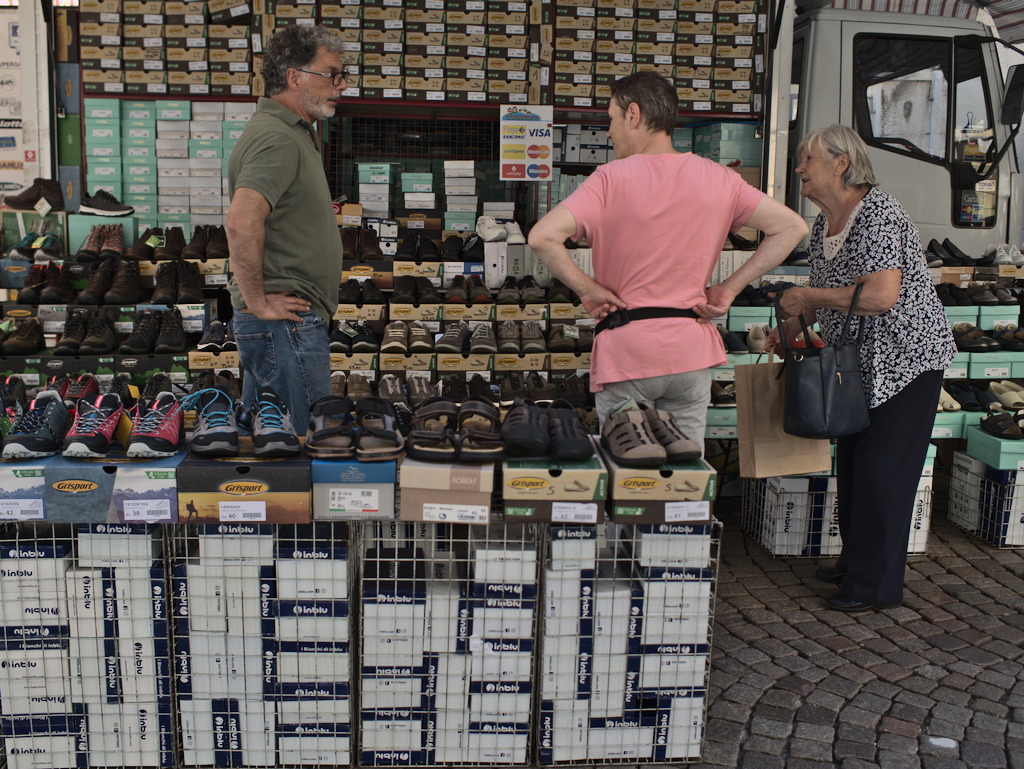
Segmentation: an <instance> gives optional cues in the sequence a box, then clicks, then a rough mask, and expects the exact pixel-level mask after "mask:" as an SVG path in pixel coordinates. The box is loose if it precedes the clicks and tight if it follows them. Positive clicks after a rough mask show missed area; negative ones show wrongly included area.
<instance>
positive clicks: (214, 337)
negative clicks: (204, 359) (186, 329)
mask: <svg viewBox="0 0 1024 769" xmlns="http://www.w3.org/2000/svg"><path fill="white" fill-rule="evenodd" d="M223 343H224V324H223V323H221V322H220V321H219V320H211V321H210V324H209V325H208V326H207V327H206V330H205V331H204V332H203V337H202V339H200V340H199V345H198V346H197V347H196V349H197V350H199V351H200V352H208V353H212V354H213V355H219V354H220V352H221V345H222V344H223Z"/></svg>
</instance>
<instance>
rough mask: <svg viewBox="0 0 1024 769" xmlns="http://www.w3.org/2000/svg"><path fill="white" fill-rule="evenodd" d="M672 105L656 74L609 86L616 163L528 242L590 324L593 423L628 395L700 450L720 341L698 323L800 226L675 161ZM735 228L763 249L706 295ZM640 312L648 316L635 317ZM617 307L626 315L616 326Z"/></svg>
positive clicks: (795, 218)
mask: <svg viewBox="0 0 1024 769" xmlns="http://www.w3.org/2000/svg"><path fill="white" fill-rule="evenodd" d="M678 104H679V101H678V97H677V96H676V90H675V88H674V87H673V85H672V83H671V82H669V81H668V80H667V79H666V78H664V77H662V76H661V75H659V74H657V73H655V72H636V73H634V74H632V75H629V76H628V77H624V78H622V79H621V80H617V81H616V82H615V83H614V84H613V85H612V98H611V102H610V104H609V106H608V116H609V118H610V119H611V124H610V125H609V127H608V137H609V138H610V139H611V141H612V144H613V145H614V147H615V156H616V160H614V161H612V162H610V163H607V164H605V165H603V166H598V167H597V169H596V170H595V171H594V173H593V174H591V175H590V177H589V178H588V179H587V180H586V181H585V182H584V183H583V184H581V185H580V186H579V187H578V188H577V189H576V191H575V192H573V193H572V194H571V195H570V196H569V197H568V198H566V199H565V200H564V201H562V202H561V203H560V204H559V205H557V206H555V208H553V209H552V210H551V211H549V212H548V213H547V214H546V215H545V216H544V217H543V218H542V219H541V220H540V221H539V222H537V224H536V225H534V227H533V228H532V230H531V231H530V236H529V242H530V247H531V248H532V249H533V250H534V252H536V254H537V255H538V256H539V257H540V258H541V259H542V260H543V261H544V263H545V264H546V265H547V267H548V269H549V270H550V271H551V274H552V275H554V276H555V277H557V278H558V279H559V280H561V281H562V282H563V283H565V284H566V285H567V286H569V287H570V288H571V289H572V290H573V291H575V292H576V293H577V294H579V296H580V298H581V299H582V301H583V306H584V307H585V308H586V310H587V312H589V313H590V315H591V317H593V318H594V319H595V320H597V321H599V323H598V333H597V335H596V338H595V340H594V351H593V356H592V358H591V375H590V376H591V378H590V385H591V389H592V390H593V391H594V392H595V393H596V394H597V395H596V400H597V409H598V417H599V418H600V420H601V422H602V424H603V422H604V419H605V417H606V416H607V415H608V413H609V411H612V410H614V409H615V407H616V406H617V405H619V404H620V403H623V402H624V401H626V400H628V398H630V397H632V398H633V399H635V400H636V401H637V402H638V403H639V402H643V403H646V404H649V405H652V406H654V407H655V408H658V409H664V410H667V411H669V412H671V413H672V415H673V416H674V417H675V420H676V423H677V424H678V425H679V427H680V429H681V430H682V431H683V432H684V433H686V434H687V435H688V436H690V437H692V438H696V439H697V440H698V441H701V440H702V438H703V435H704V427H705V423H706V410H707V405H708V397H709V391H710V388H711V374H710V372H709V371H708V369H709V368H710V367H711V366H717V365H720V364H722V363H725V360H726V359H725V349H724V346H723V344H722V339H721V335H720V334H719V333H718V331H717V329H716V328H715V326H714V325H711V324H709V323H708V322H707V321H708V320H709V319H711V318H718V317H721V316H723V315H725V313H726V311H727V310H728V309H729V306H730V305H731V304H732V301H733V299H734V298H735V297H736V295H737V294H738V293H739V292H740V291H741V290H742V289H743V288H744V287H745V286H746V285H747V284H749V283H751V282H752V281H754V280H755V279H757V278H759V277H761V276H762V275H764V274H765V273H766V272H767V271H768V270H770V269H772V268H773V267H775V266H777V265H778V264H780V263H781V262H782V261H783V260H784V259H785V258H786V256H787V255H788V254H789V253H790V252H791V251H792V250H793V248H794V247H795V246H796V245H797V244H798V243H799V242H800V240H801V239H802V238H803V237H804V236H805V235H806V234H807V225H806V224H805V223H804V221H803V219H802V218H801V217H800V216H799V215H798V214H796V213H795V212H794V211H791V210H790V209H788V208H786V206H785V205H783V204H782V203H779V202H778V201H776V200H774V199H772V198H770V197H768V196H766V195H765V194H764V193H762V192H760V191H759V190H757V189H755V188H754V187H751V186H750V185H749V184H747V183H746V182H745V181H743V179H742V178H741V177H740V175H739V174H737V173H736V172H734V171H732V170H731V169H729V168H727V167H725V166H723V165H719V164H718V163H715V162H713V161H711V160H706V159H704V158H701V157H698V156H696V155H693V154H691V153H689V152H685V153H679V152H676V151H675V150H674V149H673V148H672V129H673V128H674V127H675V123H676V117H677V112H678ZM743 225H749V226H751V227H754V228H756V229H758V230H760V231H761V232H763V233H764V234H765V237H764V239H763V240H762V241H761V244H760V245H759V246H758V248H757V250H756V251H754V252H753V253H752V255H751V257H750V259H749V260H748V261H747V262H746V263H745V264H744V265H743V266H742V267H741V268H740V269H739V270H737V271H736V272H735V273H734V274H733V275H732V276H730V277H729V278H728V279H727V280H725V281H724V282H722V283H720V284H718V285H716V286H711V287H710V288H708V287H707V286H708V281H709V280H710V279H711V273H712V271H713V270H714V267H715V264H716V263H717V261H718V258H719V255H720V254H721V250H722V245H723V243H725V240H726V238H727V236H728V234H729V232H735V231H736V230H738V229H739V228H740V227H741V226H743ZM570 237H571V238H573V239H574V240H578V239H580V238H583V237H586V240H587V243H589V244H590V246H591V248H592V249H593V256H592V264H593V270H594V277H593V278H590V277H589V276H587V275H586V274H585V273H584V272H583V271H582V270H580V269H579V268H578V267H577V266H576V265H575V264H574V263H573V261H572V259H571V257H570V256H569V253H568V251H566V249H565V245H564V243H565V240H566V238H570ZM641 308H643V309H645V310H647V312H640V313H639V315H640V316H645V315H646V316H647V317H640V318H638V317H637V315H638V312H637V311H639V310H641ZM625 309H628V311H629V313H630V315H631V316H632V317H631V318H630V319H629V321H628V322H627V323H624V324H621V325H617V323H618V322H619V321H621V320H624V319H625V318H624V313H622V312H620V311H621V310H625ZM666 310H667V311H668V312H665V311H666ZM680 311H685V312H680ZM652 315H654V316H656V317H652ZM601 321H604V323H601ZM609 324H610V325H609ZM605 326H608V327H605Z"/></svg>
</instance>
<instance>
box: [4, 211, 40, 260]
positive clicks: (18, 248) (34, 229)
mask: <svg viewBox="0 0 1024 769" xmlns="http://www.w3.org/2000/svg"><path fill="white" fill-rule="evenodd" d="M45 231H46V220H45V219H40V220H39V221H37V222H35V223H33V224H32V226H31V227H29V228H28V232H26V233H25V234H24V235H22V236H21V240H19V241H18V242H17V243H15V244H14V245H13V246H12V247H11V253H12V254H18V255H19V256H23V257H25V258H26V259H31V258H32V257H33V256H34V254H35V252H36V248H35V242H36V241H37V240H39V236H40V235H42V233H43V232H45Z"/></svg>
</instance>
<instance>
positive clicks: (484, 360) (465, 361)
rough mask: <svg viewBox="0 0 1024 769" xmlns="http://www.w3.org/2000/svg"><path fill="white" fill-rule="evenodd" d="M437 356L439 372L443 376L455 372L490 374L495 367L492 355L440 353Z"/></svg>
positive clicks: (436, 363) (436, 361)
mask: <svg viewBox="0 0 1024 769" xmlns="http://www.w3.org/2000/svg"><path fill="white" fill-rule="evenodd" d="M435 355H436V358H435V365H436V368H437V371H439V372H440V373H442V374H448V373H451V372H454V371H476V372H485V371H486V372H489V371H490V370H491V369H492V368H493V367H494V363H493V360H494V356H493V355H492V354H490V353H469V354H463V353H458V352H456V353H451V352H439V353H436V354H435ZM485 378H487V377H485Z"/></svg>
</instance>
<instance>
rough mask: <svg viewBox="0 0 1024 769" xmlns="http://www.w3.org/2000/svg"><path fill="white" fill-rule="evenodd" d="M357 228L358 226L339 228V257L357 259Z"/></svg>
mask: <svg viewBox="0 0 1024 769" xmlns="http://www.w3.org/2000/svg"><path fill="white" fill-rule="evenodd" d="M358 255H359V228H358V227H342V228H341V258H342V259H358V258H359V256H358Z"/></svg>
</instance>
